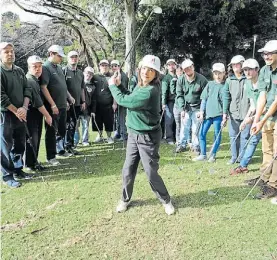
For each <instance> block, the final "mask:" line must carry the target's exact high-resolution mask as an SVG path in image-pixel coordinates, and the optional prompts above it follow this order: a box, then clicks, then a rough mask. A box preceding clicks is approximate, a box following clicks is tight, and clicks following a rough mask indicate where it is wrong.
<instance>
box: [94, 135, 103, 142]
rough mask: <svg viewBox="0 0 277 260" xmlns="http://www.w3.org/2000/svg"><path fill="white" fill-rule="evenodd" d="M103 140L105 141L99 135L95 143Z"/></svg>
mask: <svg viewBox="0 0 277 260" xmlns="http://www.w3.org/2000/svg"><path fill="white" fill-rule="evenodd" d="M101 141H103V139H102V138H101V137H100V136H99V135H98V136H97V137H96V138H95V140H94V142H95V143H100V142H101Z"/></svg>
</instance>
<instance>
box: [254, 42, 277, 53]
mask: <svg viewBox="0 0 277 260" xmlns="http://www.w3.org/2000/svg"><path fill="white" fill-rule="evenodd" d="M264 51H266V52H273V51H277V40H271V41H269V42H267V43H266V44H265V46H264V47H263V48H262V49H259V50H258V52H264Z"/></svg>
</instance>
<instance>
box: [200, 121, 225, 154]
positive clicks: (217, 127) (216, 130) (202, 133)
mask: <svg viewBox="0 0 277 260" xmlns="http://www.w3.org/2000/svg"><path fill="white" fill-rule="evenodd" d="M221 122H222V116H217V117H212V118H208V119H206V120H204V122H203V124H202V127H201V130H200V134H199V141H200V152H201V155H206V153H207V139H206V137H207V133H208V131H209V129H210V127H211V125H212V124H213V125H214V142H215V141H216V142H215V143H214V147H213V150H212V154H214V155H215V154H216V152H217V150H218V148H219V145H220V142H221V132H220V129H221ZM219 132H220V134H219ZM217 137H218V138H217ZM216 138H217V139H216Z"/></svg>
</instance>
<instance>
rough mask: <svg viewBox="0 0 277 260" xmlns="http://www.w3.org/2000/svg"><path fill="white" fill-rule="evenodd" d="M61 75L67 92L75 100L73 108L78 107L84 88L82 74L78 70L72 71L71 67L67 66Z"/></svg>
mask: <svg viewBox="0 0 277 260" xmlns="http://www.w3.org/2000/svg"><path fill="white" fill-rule="evenodd" d="M63 73H64V76H65V80H66V84H67V90H68V92H69V93H70V95H71V96H72V97H73V98H74V99H75V106H80V103H81V98H82V96H81V94H82V90H83V89H84V88H85V83H84V74H83V72H82V71H81V70H79V69H76V70H72V68H71V66H70V65H68V66H66V67H64V68H63Z"/></svg>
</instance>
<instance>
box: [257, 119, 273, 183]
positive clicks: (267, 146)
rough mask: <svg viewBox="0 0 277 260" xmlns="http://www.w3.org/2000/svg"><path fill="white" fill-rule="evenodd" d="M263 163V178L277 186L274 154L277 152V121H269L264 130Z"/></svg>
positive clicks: (261, 169)
mask: <svg viewBox="0 0 277 260" xmlns="http://www.w3.org/2000/svg"><path fill="white" fill-rule="evenodd" d="M262 151H263V163H262V165H261V168H260V171H261V179H262V180H263V181H265V182H268V185H269V186H272V187H274V188H277V160H274V162H273V163H272V160H273V156H275V155H276V153H277V122H271V121H267V122H266V124H265V125H264V127H263V130H262Z"/></svg>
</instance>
